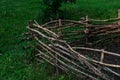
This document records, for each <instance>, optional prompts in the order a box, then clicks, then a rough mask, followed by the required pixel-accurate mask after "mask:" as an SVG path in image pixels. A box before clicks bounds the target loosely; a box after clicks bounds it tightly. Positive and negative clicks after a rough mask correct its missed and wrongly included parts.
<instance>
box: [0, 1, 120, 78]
mask: <svg viewBox="0 0 120 80" xmlns="http://www.w3.org/2000/svg"><path fill="white" fill-rule="evenodd" d="M41 1H42V0H1V1H0V53H2V55H1V56H0V80H70V79H71V78H70V77H69V76H68V75H67V76H66V75H58V76H53V75H50V74H51V73H52V67H51V66H49V64H42V65H41V64H37V63H35V62H30V58H29V56H28V55H26V54H29V53H30V51H29V52H28V53H26V52H25V50H23V46H26V45H28V43H27V42H21V34H22V33H23V32H26V26H27V25H28V20H33V19H38V16H40V17H42V14H44V13H43V12H42V9H44V5H42V4H41ZM119 4H120V0H111V1H110V0H78V1H77V2H76V3H75V4H63V5H62V7H61V8H60V9H61V10H63V14H64V18H65V19H74V20H79V19H80V18H81V17H84V16H86V15H88V16H89V17H90V18H96V19H107V18H114V17H117V9H118V8H120V5H119ZM40 17H39V20H40V19H41V18H40ZM30 54H31V53H30ZM29 62H30V63H29Z"/></svg>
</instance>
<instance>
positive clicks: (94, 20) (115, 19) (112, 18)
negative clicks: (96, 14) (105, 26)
mask: <svg viewBox="0 0 120 80" xmlns="http://www.w3.org/2000/svg"><path fill="white" fill-rule="evenodd" d="M112 20H120V18H111V19H106V20H96V19H89V21H92V22H93V21H95V22H108V21H112Z"/></svg>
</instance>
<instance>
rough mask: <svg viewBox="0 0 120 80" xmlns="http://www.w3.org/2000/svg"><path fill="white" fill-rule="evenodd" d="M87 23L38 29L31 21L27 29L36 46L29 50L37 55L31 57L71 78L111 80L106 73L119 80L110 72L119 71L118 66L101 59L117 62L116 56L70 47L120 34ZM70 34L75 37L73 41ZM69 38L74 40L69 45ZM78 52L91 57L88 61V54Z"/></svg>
mask: <svg viewBox="0 0 120 80" xmlns="http://www.w3.org/2000/svg"><path fill="white" fill-rule="evenodd" d="M87 20H88V19H87ZM87 20H85V21H83V20H82V21H72V20H61V19H59V20H55V21H51V22H48V23H45V24H43V25H42V26H40V25H39V24H38V23H37V21H34V23H33V22H31V21H30V23H29V26H28V27H27V29H28V30H29V33H30V34H31V37H32V39H34V40H35V42H36V45H34V46H33V47H34V49H35V50H36V51H37V53H36V55H35V56H36V57H37V59H38V60H41V59H42V60H44V61H47V62H49V63H50V64H51V65H53V66H56V67H58V68H60V69H62V70H64V71H65V72H68V71H71V72H72V73H73V74H76V73H77V75H78V76H80V75H84V76H86V77H89V78H91V79H93V80H101V79H103V80H111V79H112V78H111V77H110V76H109V74H107V72H108V73H110V74H112V75H114V76H117V77H119V78H120V73H119V72H116V71H115V70H113V68H114V69H120V64H114V63H108V62H106V61H105V60H106V57H105V56H109V55H110V56H115V57H117V58H118V59H120V54H117V53H113V52H108V51H105V50H104V49H94V48H87V47H85V46H84V47H82V46H78V45H76V46H73V45H71V44H72V43H73V41H77V40H79V41H80V40H84V39H85V42H84V41H81V43H80V44H83V45H84V44H85V43H86V42H87V41H88V38H87V37H91V36H102V35H109V34H114V33H115V34H116V33H120V29H119V28H120V26H119V25H114V26H113V25H91V24H88V23H86V22H88V21H87ZM76 27H77V29H76ZM76 30H77V31H76ZM74 34H78V36H77V39H76V38H75V37H76V35H75V36H74ZM68 36H70V37H68ZM72 37H73V38H74V40H73V41H71V40H70V39H72ZM111 37H116V36H111ZM118 37H120V34H118V35H117V38H118ZM83 38H84V39H83ZM69 40H70V41H69ZM101 40H102V39H101ZM101 40H98V41H97V42H100V41H101ZM102 41H104V39H103V40H102ZM82 52H83V53H87V52H89V53H90V54H91V55H92V57H90V56H91V55H90V54H89V55H88V54H83V53H82ZM94 55H96V56H94Z"/></svg>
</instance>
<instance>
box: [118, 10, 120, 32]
mask: <svg viewBox="0 0 120 80" xmlns="http://www.w3.org/2000/svg"><path fill="white" fill-rule="evenodd" d="M118 18H120V9H118ZM118 25H120V20H119V21H118ZM118 30H120V27H119V28H118Z"/></svg>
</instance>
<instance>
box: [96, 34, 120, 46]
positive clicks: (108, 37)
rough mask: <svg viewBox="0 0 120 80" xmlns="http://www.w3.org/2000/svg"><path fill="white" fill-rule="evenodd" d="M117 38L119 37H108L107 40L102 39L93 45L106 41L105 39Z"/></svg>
mask: <svg viewBox="0 0 120 80" xmlns="http://www.w3.org/2000/svg"><path fill="white" fill-rule="evenodd" d="M117 37H120V35H117V36H113V37H108V38H104V39H101V40H98V41H96V42H95V44H97V43H99V42H101V41H105V40H107V39H111V38H117Z"/></svg>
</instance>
